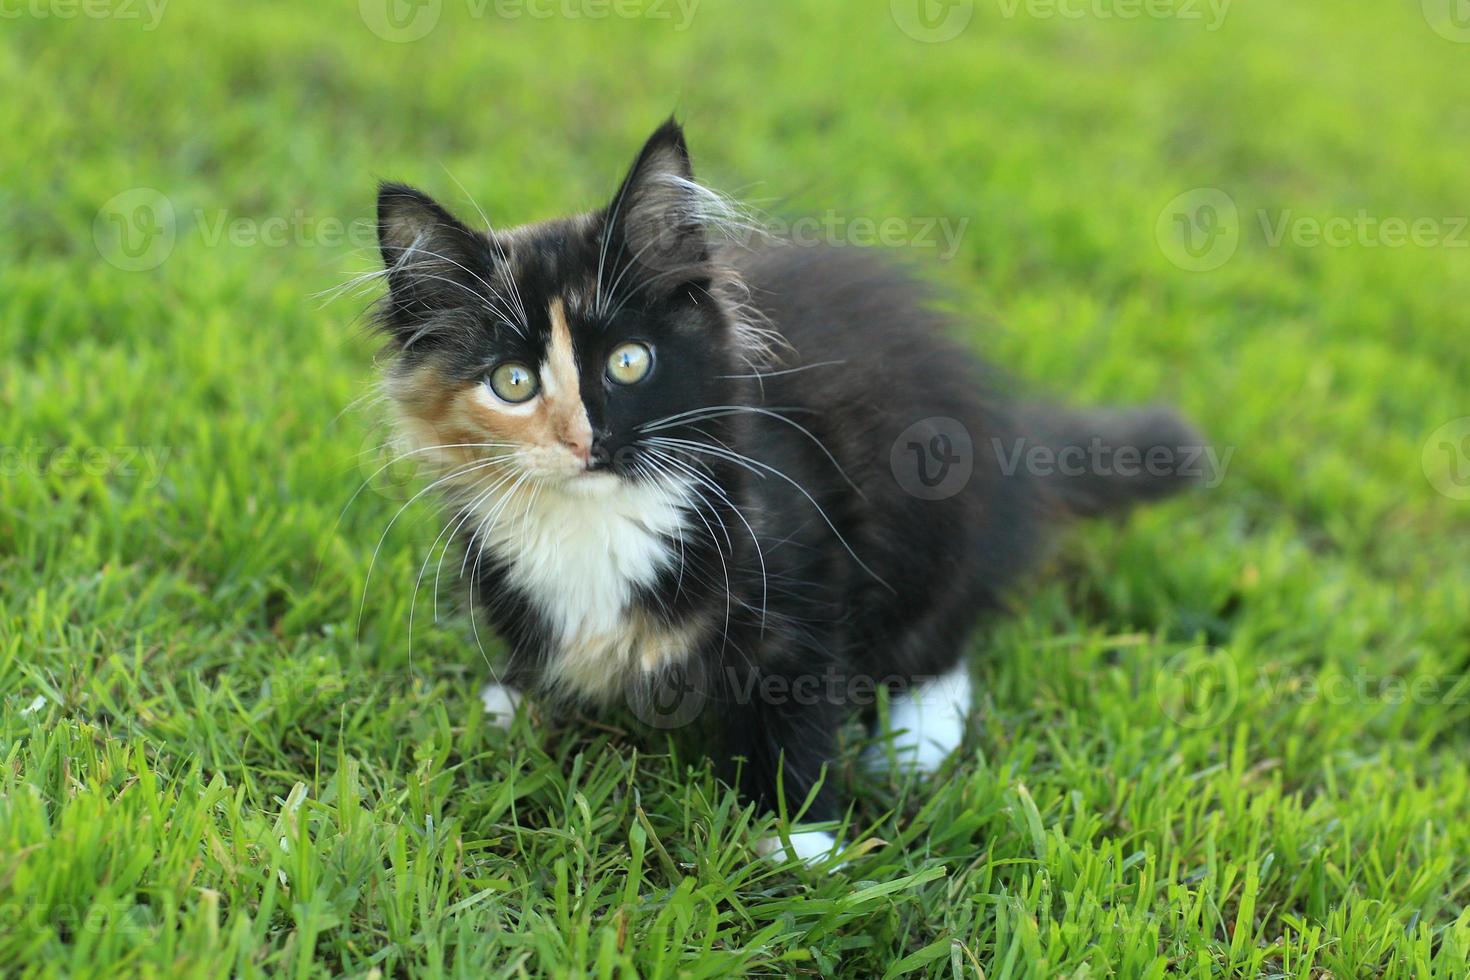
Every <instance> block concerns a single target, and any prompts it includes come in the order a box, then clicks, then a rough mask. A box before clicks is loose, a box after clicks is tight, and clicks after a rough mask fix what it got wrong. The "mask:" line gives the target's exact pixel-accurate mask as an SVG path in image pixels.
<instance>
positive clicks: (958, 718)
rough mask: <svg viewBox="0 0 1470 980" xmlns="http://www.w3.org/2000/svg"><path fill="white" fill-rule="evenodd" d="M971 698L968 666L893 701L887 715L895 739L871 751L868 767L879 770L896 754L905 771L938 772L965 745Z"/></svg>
mask: <svg viewBox="0 0 1470 980" xmlns="http://www.w3.org/2000/svg"><path fill="white" fill-rule="evenodd" d="M971 698H972V693H971V689H970V674H969V671H968V670H966V668H965V666H964V665H963V664H961V665H960V666H959V667H956V668H955V669H954V670H952V671H950V672H949V673H947V674H945V675H943V676H941V677H936V678H935V679H933V680H931V681H925V682H924V683H922V684H916V685H915V686H913V687H911V688H908V689H907V690H904V691H901V692H899V693H898V694H896V695H894V698H893V700H892V702H890V704H889V709H888V727H889V730H890V731H892V732H893V733H894V735H893V737H892V738H891V739H885V740H884V741H881V742H878V743H875V744H874V745H872V746H870V747H869V748H868V751H867V753H866V755H865V762H866V764H867V765H868V766H869V767H870V768H875V769H876V768H880V767H882V766H884V765H886V764H887V762H888V758H889V755H888V753H889V752H892V753H893V756H894V758H895V759H896V760H897V762H898V767H899V769H900V770H903V771H907V772H917V773H924V774H927V773H931V772H934V771H935V770H936V769H938V768H939V767H940V766H941V765H942V764H943V763H944V760H945V759H947V758H948V757H949V754H950V753H951V752H953V751H954V750H955V749H957V748H959V745H960V742H962V741H963V740H964V737H965V719H966V718H967V717H968V716H969V713H970V701H971Z"/></svg>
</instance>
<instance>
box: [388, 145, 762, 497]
mask: <svg viewBox="0 0 1470 980" xmlns="http://www.w3.org/2000/svg"><path fill="white" fill-rule="evenodd" d="M689 180H690V173H689V162H688V156H687V153H686V152H685V149H684V143H683V138H682V134H681V133H680V132H679V131H678V129H677V127H673V126H666V127H665V128H664V129H662V130H660V131H659V133H657V134H655V136H654V137H653V139H652V140H650V141H649V143H648V145H647V146H646V147H645V148H644V150H643V152H642V154H641V155H640V156H639V159H638V161H637V163H635V165H634V168H633V171H632V172H631V173H630V175H629V176H628V178H627V180H626V181H625V182H624V184H623V186H622V188H621V189H620V190H619V192H618V194H617V196H616V197H615V199H614V201H613V202H612V204H610V205H609V206H608V207H607V208H605V209H603V210H602V211H599V212H596V213H594V214H591V215H588V216H585V217H581V218H575V219H570V220H565V221H556V222H548V223H546V224H542V225H536V226H530V227H526V228H521V229H517V230H515V231H511V232H506V233H498V232H493V231H492V232H484V233H481V232H475V231H471V230H470V229H469V228H467V227H465V226H464V225H462V224H461V223H460V222H459V221H457V220H456V219H455V218H454V217H452V216H451V215H450V214H449V213H448V212H447V211H445V210H444V209H443V208H441V207H440V206H439V205H437V204H435V203H434V202H433V201H432V200H430V199H429V198H427V197H425V196H424V195H422V194H420V193H419V192H417V191H414V190H411V189H409V188H406V187H402V186H398V185H387V186H385V187H384V188H383V189H382V192H381V194H380V196H379V203H378V210H379V235H380V240H381V243H382V250H383V256H384V261H385V264H386V265H387V266H388V270H389V271H388V280H389V286H390V295H389V297H388V299H387V306H386V309H385V311H384V316H383V319H384V323H385V327H386V329H387V332H388V333H389V335H390V337H391V338H392V341H393V345H394V347H395V349H396V358H395V360H394V363H393V365H392V368H391V369H390V373H389V381H388V391H389V394H390V396H391V397H392V399H393V400H394V402H395V404H396V405H397V407H398V410H399V414H400V418H401V421H402V423H403V430H404V432H405V434H406V435H407V437H408V440H409V441H410V443H412V449H413V451H415V452H418V453H420V454H423V455H424V456H426V457H428V458H429V459H430V460H432V461H434V462H435V463H437V464H438V466H439V468H440V469H443V470H445V471H446V473H449V472H452V473H454V474H456V477H455V479H460V480H461V481H462V482H464V483H467V484H472V485H476V486H485V485H487V483H488V482H494V481H503V482H502V483H501V486H502V487H514V486H532V485H534V486H538V487H546V486H550V487H554V488H556V489H557V490H561V491H567V492H573V493H599V492H607V491H610V490H612V489H614V488H616V487H617V486H618V485H619V484H620V482H622V481H628V480H650V479H658V478H660V477H668V476H671V475H673V476H677V475H678V474H671V473H669V472H668V469H669V467H668V464H667V462H666V461H661V460H660V459H659V458H658V455H657V453H654V452H650V451H649V448H648V447H647V446H646V444H645V443H644V442H643V440H644V439H645V438H646V437H648V436H650V435H652V434H654V433H657V434H658V435H660V436H665V437H667V436H670V435H674V434H675V433H676V432H677V431H678V429H680V428H681V427H682V426H683V425H684V423H682V422H681V421H680V420H679V418H678V417H679V416H681V415H682V414H686V413H690V412H692V411H694V410H698V409H707V408H710V407H714V406H720V405H728V404H730V401H729V399H730V398H731V397H733V392H732V390H731V389H732V387H733V385H734V382H733V381H732V380H731V378H730V376H731V375H732V374H734V373H735V371H736V370H737V365H738V364H739V363H740V351H739V350H738V349H737V344H738V340H737V334H736V331H735V329H734V327H733V325H732V324H731V322H729V317H728V313H727V310H726V308H725V305H724V304H723V303H722V302H721V301H719V300H718V299H717V296H718V294H719V291H720V287H719V284H718V283H717V282H716V280H717V278H718V277H719V275H720V274H719V273H718V272H717V270H716V269H715V268H714V267H713V265H712V263H711V261H710V255H709V251H708V248H707V243H706V240H705V233H704V229H703V228H702V227H701V225H700V223H699V221H698V219H697V217H696V216H697V213H698V207H697V203H698V202H697V201H695V200H691V194H692V191H693V188H692V185H691V184H689Z"/></svg>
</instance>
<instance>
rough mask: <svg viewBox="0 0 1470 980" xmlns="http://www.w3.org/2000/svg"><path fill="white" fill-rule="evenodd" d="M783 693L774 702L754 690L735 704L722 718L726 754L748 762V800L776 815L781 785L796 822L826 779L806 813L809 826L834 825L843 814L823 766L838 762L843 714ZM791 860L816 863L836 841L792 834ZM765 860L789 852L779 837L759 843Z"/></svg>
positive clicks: (743, 782)
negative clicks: (814, 790)
mask: <svg viewBox="0 0 1470 980" xmlns="http://www.w3.org/2000/svg"><path fill="white" fill-rule="evenodd" d="M774 689H777V690H781V691H787V692H789V691H794V690H796V689H797V688H796V686H795V684H794V683H793V684H791V685H786V684H782V685H775V686H774ZM799 700H801V701H804V700H806V699H796V698H792V697H790V696H789V695H786V694H782V695H779V696H776V697H772V696H770V695H769V694H767V693H765V692H763V690H762V688H761V687H760V685H756V686H755V687H753V688H752V693H751V696H750V698H749V700H748V703H739V702H730V703H728V705H727V710H728V711H729V714H728V715H727V716H726V717H725V718H724V719H723V723H722V726H721V727H722V729H723V744H724V750H725V751H724V755H725V758H727V759H732V760H733V758H734V757H736V756H739V757H741V758H743V759H744V762H743V764H741V768H740V788H741V792H742V793H743V795H744V796H745V797H746V798H747V799H750V800H753V801H755V802H756V803H758V804H759V805H760V806H762V807H764V808H767V809H770V810H775V809H776V808H777V806H778V805H779V800H778V796H777V793H778V786H779V787H780V788H781V790H784V793H785V802H786V812H787V814H788V816H791V817H795V816H796V814H797V813H798V812H799V811H800V810H801V807H802V806H803V805H804V804H805V803H806V798H807V796H808V795H809V794H810V793H811V790H812V787H813V786H815V785H816V784H817V781H818V780H819V779H821V780H822V787H821V789H820V790H818V791H817V795H816V797H815V798H814V799H813V800H812V804H811V806H809V807H807V809H806V812H805V813H803V814H802V820H803V821H804V822H806V823H823V822H826V821H829V820H835V819H836V818H837V815H838V797H837V791H836V789H835V787H834V786H833V783H832V780H833V779H834V778H835V773H833V772H832V771H831V769H830V768H829V769H828V771H827V772H826V775H825V778H824V776H823V767H824V766H830V764H831V763H832V762H833V761H834V760H835V759H836V757H837V728H838V725H839V723H840V721H841V709H840V708H839V707H838V706H837V705H834V704H832V703H830V702H827V701H819V702H818V703H798V701H799ZM790 840H791V847H790V851H791V853H792V855H793V856H794V857H795V858H797V859H798V860H801V861H805V862H807V863H809V864H810V863H813V862H816V861H818V860H820V859H821V858H824V857H827V856H829V855H830V854H831V853H832V851H833V850H834V848H836V846H837V841H836V838H834V837H833V836H832V835H831V834H830V833H827V832H826V831H802V832H799V833H794V834H791V835H790ZM756 852H757V853H759V854H760V855H762V856H763V857H774V858H777V859H780V858H781V857H782V856H784V855H785V854H786V852H787V849H786V847H785V844H784V842H782V840H781V839H780V838H779V837H774V836H773V837H767V838H764V839H762V840H760V841H758V842H757V843H756Z"/></svg>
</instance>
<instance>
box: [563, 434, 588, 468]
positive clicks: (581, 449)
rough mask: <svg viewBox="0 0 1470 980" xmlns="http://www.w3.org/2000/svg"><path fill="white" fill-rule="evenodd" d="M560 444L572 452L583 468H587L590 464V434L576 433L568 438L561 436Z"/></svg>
mask: <svg viewBox="0 0 1470 980" xmlns="http://www.w3.org/2000/svg"><path fill="white" fill-rule="evenodd" d="M561 444H562V445H563V446H566V447H567V448H568V449H570V450H571V451H572V455H573V456H575V457H577V459H578V460H579V461H581V463H582V465H583V466H589V465H591V462H592V433H590V432H587V433H582V432H578V433H575V434H573V435H570V436H562V440H561Z"/></svg>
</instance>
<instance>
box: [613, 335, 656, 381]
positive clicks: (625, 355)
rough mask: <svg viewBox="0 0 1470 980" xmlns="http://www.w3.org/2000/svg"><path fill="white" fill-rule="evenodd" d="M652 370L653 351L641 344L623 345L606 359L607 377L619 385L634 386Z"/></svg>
mask: <svg viewBox="0 0 1470 980" xmlns="http://www.w3.org/2000/svg"><path fill="white" fill-rule="evenodd" d="M652 368H653V351H651V350H649V349H648V348H647V347H646V346H644V345H643V344H638V343H631V344H623V345H622V346H621V347H619V348H618V349H617V350H615V351H613V352H612V356H611V357H609V358H608V359H607V376H608V377H609V378H612V379H613V380H614V381H616V382H617V383H618V384H620V385H635V384H637V383H638V382H640V381H642V380H643V379H644V378H646V377H648V372H649V371H650V370H651V369H652Z"/></svg>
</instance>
